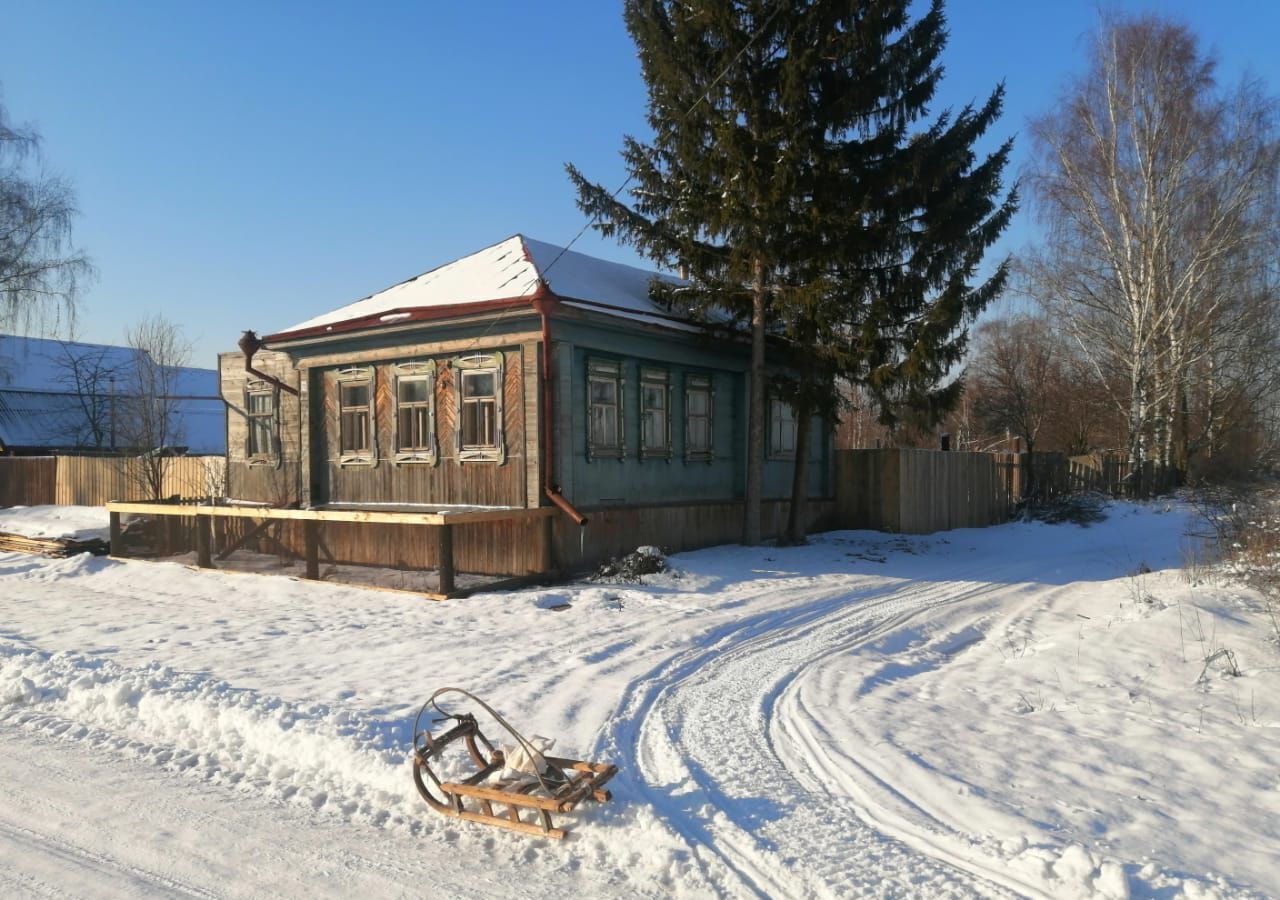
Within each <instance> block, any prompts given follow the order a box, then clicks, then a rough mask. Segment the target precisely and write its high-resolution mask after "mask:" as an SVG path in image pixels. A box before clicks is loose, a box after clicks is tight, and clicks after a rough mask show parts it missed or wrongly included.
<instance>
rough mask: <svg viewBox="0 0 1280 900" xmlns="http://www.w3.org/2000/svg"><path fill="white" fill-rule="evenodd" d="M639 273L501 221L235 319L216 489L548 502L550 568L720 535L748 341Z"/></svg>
mask: <svg viewBox="0 0 1280 900" xmlns="http://www.w3.org/2000/svg"><path fill="white" fill-rule="evenodd" d="M655 277H657V276H655V275H654V274H653V273H651V272H646V271H642V270H640V269H636V268H632V267H630V266H625V265H619V264H617V263H611V262H605V261H603V260H599V259H595V258H593V257H590V256H586V255H584V254H581V253H575V252H572V251H568V252H565V251H564V250H563V249H562V248H560V247H556V246H552V245H550V244H545V243H542V242H540V241H535V240H531V239H529V238H525V237H523V236H520V235H517V236H515V237H512V238H509V239H507V240H505V241H502V242H501V243H498V244H495V245H494V246H492V247H489V248H486V249H484V250H481V251H480V252H478V253H474V254H472V255H470V256H467V257H464V258H462V259H459V260H457V261H455V262H452V263H449V264H448V265H445V266H441V267H440V268H437V269H433V270H431V271H429V272H427V273H425V274H423V275H419V276H418V277H416V278H412V279H410V280H408V281H405V282H403V283H401V284H398V285H395V286H393V287H391V288H388V289H387V290H384V291H381V292H380V293H377V294H374V295H372V296H370V297H366V298H365V299H363V300H359V301H357V302H355V303H352V304H349V305H347V306H344V307H342V308H340V309H337V310H334V311H333V312H329V313H326V314H324V315H321V316H317V317H316V318H313V319H309V320H307V321H305V322H301V323H299V324H297V325H294V326H292V327H290V328H287V329H285V330H284V331H281V332H278V333H276V334H271V335H267V336H265V337H264V338H263V339H262V340H261V342H258V341H257V339H256V338H254V337H253V336H252V334H247V335H246V338H245V340H244V341H242V344H241V347H242V350H241V352H238V353H223V354H220V356H219V368H220V371H221V386H222V396H223V399H224V400H225V401H226V403H227V405H228V408H229V410H230V415H229V417H228V426H227V459H228V467H227V469H228V471H227V480H228V493H229V496H230V497H232V498H234V499H240V500H261V501H268V502H272V503H277V504H287V503H298V504H301V505H303V506H325V505H329V506H332V505H336V504H343V505H357V506H359V505H377V506H383V507H385V506H386V505H388V504H392V505H435V506H442V505H477V506H494V507H532V506H545V505H549V504H555V505H556V506H559V507H560V508H561V510H563V511H564V513H565V514H564V515H558V516H556V517H555V519H554V520H553V521H554V524H553V528H554V530H555V545H556V551H557V553H556V556H557V563H558V564H559V566H560V567H561V568H566V567H576V566H578V565H581V564H585V563H589V562H591V561H593V560H594V559H598V558H600V557H601V556H604V555H611V554H613V553H617V552H619V551H622V550H625V549H631V548H634V547H635V546H636V545H637V544H644V543H653V544H660V545H666V546H671V547H675V548H677V549H679V548H689V547H694V546H705V545H708V544H714V543H724V542H727V541H736V540H737V539H738V538H739V537H740V535H741V531H742V495H743V485H744V483H745V476H746V419H747V416H746V410H747V370H748V365H749V348H748V346H747V345H746V344H745V343H744V342H743V341H742V340H740V339H738V338H736V337H733V336H729V335H725V336H719V337H712V336H709V335H708V334H707V333H706V332H705V331H704V330H703V329H701V328H699V327H698V326H696V325H694V324H692V323H690V322H689V321H688V320H685V319H682V318H680V317H678V316H673V315H671V314H670V313H669V312H667V311H665V310H663V309H661V308H659V307H658V306H656V305H655V304H654V303H653V302H651V301H650V299H649V285H650V282H651V281H652V279H653V278H655ZM246 353H248V354H249V359H248V360H246V356H245V354H246ZM246 366H250V367H251V368H249V369H248V370H247V369H246ZM768 406H769V410H770V420H769V423H768V428H767V429H766V435H767V440H768V442H769V444H768V447H767V448H766V449H767V451H768V452H767V460H768V461H767V463H766V471H765V494H766V498H768V500H769V502H768V503H767V504H766V506H767V507H768V509H767V514H766V532H769V531H773V530H776V528H777V526H779V525H780V524H781V522H782V514H783V512H784V511H785V504H784V503H781V502H778V501H781V500H783V499H784V498H786V497H789V495H790V488H791V478H792V467H793V466H792V456H793V455H794V448H795V421H794V418H793V417H792V415H791V411H790V409H789V407H787V406H786V405H785V404H783V403H780V402H776V401H775V402H771V403H770V404H768ZM810 446H811V447H812V448H813V453H812V462H811V466H810V473H811V479H810V494H811V496H812V497H813V498H814V501H815V502H813V503H812V504H810V505H811V508H812V511H813V516H814V518H815V519H817V518H820V517H822V516H824V515H827V514H829V513H830V511H831V509H832V504H831V503H830V502H828V501H829V499H830V498H831V497H832V495H833V494H834V485H833V478H834V473H833V451H832V439H831V429H830V427H829V425H828V424H827V423H825V422H823V421H815V423H814V433H813V440H812V441H811V443H810ZM581 516H585V517H586V518H587V519H588V520H589V523H588V524H587V525H586V527H585V530H580V529H579V527H578V525H577V524H575V523H576V522H577V520H578V519H579V518H580V517H581ZM513 539H515V538H513ZM370 561H372V560H370Z"/></svg>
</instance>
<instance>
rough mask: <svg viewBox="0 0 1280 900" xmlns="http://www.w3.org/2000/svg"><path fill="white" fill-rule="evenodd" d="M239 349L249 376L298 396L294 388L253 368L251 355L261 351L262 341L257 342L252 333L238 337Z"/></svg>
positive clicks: (255, 336) (247, 332) (248, 332)
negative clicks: (254, 376)
mask: <svg viewBox="0 0 1280 900" xmlns="http://www.w3.org/2000/svg"><path fill="white" fill-rule="evenodd" d="M239 347H240V352H241V353H243V354H244V370H245V371H246V372H248V373H249V374H250V375H257V376H258V377H259V378H261V379H262V380H263V381H265V382H268V383H269V384H273V385H275V386H276V387H278V388H279V389H280V390H282V391H287V392H288V393H290V394H293V396H295V397H298V396H300V394H299V393H298V389H297V388H296V387H290V386H289V385H287V384H285V383H284V382H283V381H281V380H280V379H279V378H276V377H275V376H274V375H268V374H267V373H266V372H263V371H261V370H259V369H255V368H254V367H253V354H255V353H257V352H258V351H259V350H261V349H262V341H261V340H259V338H258V336H257V335H256V334H254V333H253V332H252V331H246V332H245V333H244V334H242V335H240V342H239Z"/></svg>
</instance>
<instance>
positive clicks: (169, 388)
mask: <svg viewBox="0 0 1280 900" xmlns="http://www.w3.org/2000/svg"><path fill="white" fill-rule="evenodd" d="M126 344H127V345H128V347H129V349H130V350H132V351H133V361H132V363H131V365H130V366H129V371H128V372H127V373H126V384H127V389H126V394H127V400H125V401H124V402H125V404H126V413H125V414H124V415H123V416H122V418H121V420H120V424H119V425H118V429H119V432H120V441H121V444H122V445H123V446H125V447H128V448H131V449H132V450H134V451H136V452H137V453H138V456H137V457H136V458H132V459H130V458H125V459H124V460H122V465H124V466H125V472H126V473H128V477H129V480H130V481H131V482H133V487H134V488H135V489H136V490H137V491H138V492H139V493H140V494H142V495H143V496H144V497H145V498H147V499H150V500H162V499H164V483H165V475H166V473H167V472H168V471H169V468H170V464H171V461H172V460H171V456H172V454H173V452H174V451H173V449H172V448H173V445H175V444H178V443H179V442H181V441H182V440H183V438H184V435H185V426H184V423H183V420H182V397H181V396H180V393H179V392H180V388H181V385H180V383H179V379H180V377H181V369H182V367H183V366H185V365H186V364H187V363H188V362H189V361H190V357H191V345H190V344H189V343H188V342H187V340H186V338H184V337H183V335H182V329H181V328H180V327H179V326H178V325H176V324H174V323H173V322H170V321H169V320H167V319H165V318H164V317H163V316H160V315H156V316H152V317H150V318H147V319H143V320H142V321H141V322H139V323H138V324H137V325H134V326H133V327H132V328H130V329H129V331H128V334H127V336H126Z"/></svg>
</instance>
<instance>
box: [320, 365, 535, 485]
mask: <svg viewBox="0 0 1280 900" xmlns="http://www.w3.org/2000/svg"><path fill="white" fill-rule="evenodd" d="M498 349H501V350H502V352H503V354H504V362H503V402H502V407H503V409H502V415H503V432H504V433H503V443H504V446H505V448H506V458H505V459H504V460H503V462H502V463H496V462H484V461H468V462H465V463H464V462H459V460H458V448H457V435H456V431H455V428H456V422H457V415H458V396H457V385H456V381H457V379H456V372H455V370H454V369H453V367H452V366H451V365H450V358H449V357H443V358H436V364H437V371H436V393H435V401H436V441H437V445H438V447H439V462H437V463H436V464H435V465H427V464H424V463H405V464H400V465H398V464H396V462H395V461H394V455H395V450H394V448H395V439H396V435H395V421H394V409H395V406H394V403H393V402H392V400H393V398H392V396H391V391H392V390H393V385H394V374H393V372H392V368H393V366H394V365H395V363H396V362H397V361H396V360H392V361H385V362H379V363H377V364H376V365H374V369H375V379H376V393H377V402H376V404H375V416H376V428H377V447H378V459H377V464H376V465H372V466H369V465H342V464H340V463H339V462H338V456H339V454H338V446H339V444H338V389H337V378H338V370H337V368H325V369H321V370H319V371H317V372H316V374H315V376H313V378H314V384H315V390H316V393H315V395H314V396H312V398H311V401H310V402H311V406H310V409H311V414H312V415H313V416H315V417H317V419H318V420H319V422H318V423H317V425H316V426H315V427H314V428H313V429H312V431H313V435H314V438H315V446H314V450H313V457H312V466H313V468H318V469H319V470H320V475H321V477H320V480H319V482H318V484H319V490H320V497H319V498H315V499H313V502H324V503H441V504H476V505H481V506H525V505H526V502H527V499H528V497H527V493H526V477H527V472H526V466H525V452H526V449H527V447H526V443H525V372H524V365H523V359H524V355H525V352H524V351H523V350H522V349H521V348H519V347H515V348H513V347H502V348H489V347H485V348H483V349H482V350H477V351H475V352H483V353H489V352H493V350H498ZM409 359H414V360H422V359H424V357H421V356H414V357H405V359H404V360H401V361H408V360H409ZM314 474H315V473H314V472H313V475H314Z"/></svg>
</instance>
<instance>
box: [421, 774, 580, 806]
mask: <svg viewBox="0 0 1280 900" xmlns="http://www.w3.org/2000/svg"><path fill="white" fill-rule="evenodd" d="M440 789H441V790H443V791H445V792H446V793H449V794H453V795H454V796H462V797H475V798H476V799H478V800H491V801H493V802H496V803H505V804H507V805H508V806H523V807H527V808H528V809H545V810H547V811H548V812H568V810H565V809H561V808H560V801H559V800H558V799H556V798H555V797H528V796H524V795H517V794H512V793H511V792H509V791H503V790H499V789H498V788H487V787H477V786H475V785H470V784H457V783H456V782H452V781H446V782H445V783H444V784H442V785H440Z"/></svg>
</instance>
